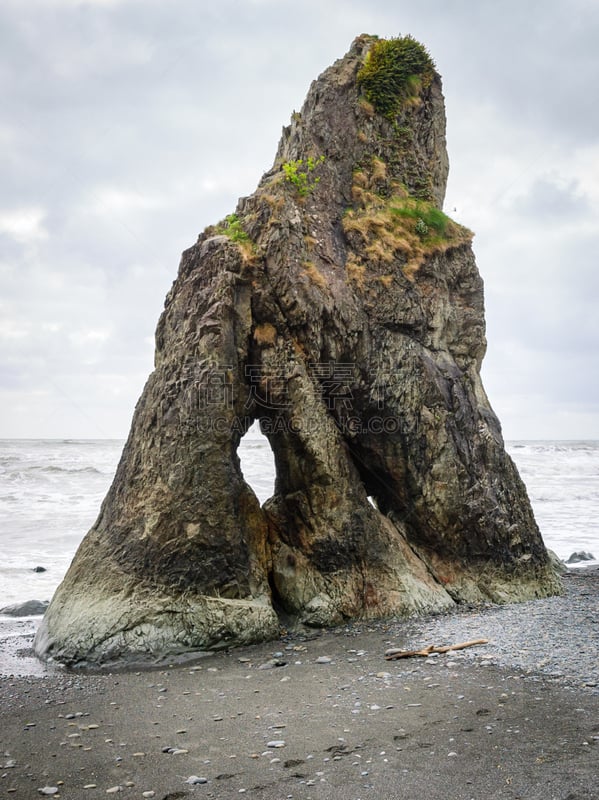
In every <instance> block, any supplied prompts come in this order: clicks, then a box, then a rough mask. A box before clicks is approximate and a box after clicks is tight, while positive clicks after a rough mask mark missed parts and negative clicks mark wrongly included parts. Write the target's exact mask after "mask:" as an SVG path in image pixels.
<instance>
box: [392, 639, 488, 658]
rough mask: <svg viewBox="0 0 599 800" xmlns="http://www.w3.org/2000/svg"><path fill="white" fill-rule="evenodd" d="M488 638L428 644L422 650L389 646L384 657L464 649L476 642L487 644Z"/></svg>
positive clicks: (408, 656) (423, 654)
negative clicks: (455, 642) (439, 645)
mask: <svg viewBox="0 0 599 800" xmlns="http://www.w3.org/2000/svg"><path fill="white" fill-rule="evenodd" d="M488 642H489V640H488V639H473V640H472V641H471V642H460V643H459V644H448V645H444V646H442V647H437V646H436V645H434V644H429V646H428V647H424V648H423V649H422V650H397V649H395V648H391V649H390V650H387V651H386V652H385V659H386V660H387V661H392V660H393V659H395V658H411V657H412V656H430V654H431V653H449V651H450V650H464V648H466V647H474V646H475V645H477V644H488Z"/></svg>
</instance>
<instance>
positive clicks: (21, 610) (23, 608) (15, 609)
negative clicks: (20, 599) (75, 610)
mask: <svg viewBox="0 0 599 800" xmlns="http://www.w3.org/2000/svg"><path fill="white" fill-rule="evenodd" d="M49 605H50V603H49V601H48V600H26V601H25V602H24V603H15V604H14V605H11V606H4V608H0V614H3V615H4V616H6V617H37V616H39V615H40V614H45V612H46V609H47V608H48V606H49Z"/></svg>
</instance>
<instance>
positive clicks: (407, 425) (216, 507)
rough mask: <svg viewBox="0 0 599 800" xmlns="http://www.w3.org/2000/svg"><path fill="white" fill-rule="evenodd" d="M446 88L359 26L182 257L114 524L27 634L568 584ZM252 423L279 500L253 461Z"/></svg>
mask: <svg viewBox="0 0 599 800" xmlns="http://www.w3.org/2000/svg"><path fill="white" fill-rule="evenodd" d="M448 168H449V167H448V158H447V152H446V144H445V109H444V100H443V94H442V90H441V79H440V77H439V75H438V74H437V72H436V70H435V67H434V64H433V62H432V60H431V58H430V57H429V55H428V53H427V51H426V49H425V48H424V47H423V46H422V45H421V44H419V43H418V42H416V41H415V40H414V39H412V38H411V37H409V36H406V37H400V38H397V39H390V40H381V39H378V38H377V37H373V36H367V35H363V36H360V37H358V38H357V39H356V40H355V41H354V42H353V44H352V46H351V49H350V51H349V52H348V53H347V54H346V55H345V56H344V57H343V58H342V59H340V60H339V61H337V62H336V63H335V64H333V65H332V66H331V67H329V68H328V69H327V70H326V71H325V72H324V73H323V74H322V75H321V76H320V77H319V78H318V79H317V80H316V81H314V83H313V84H312V86H311V88H310V90H309V93H308V96H307V98H306V101H305V104H304V106H303V108H302V110H301V112H300V113H294V114H293V115H292V118H291V122H290V124H289V126H288V127H286V128H284V129H283V135H282V138H281V142H280V144H279V148H278V151H277V154H276V157H275V161H274V164H273V166H272V168H271V169H270V170H269V171H268V172H267V173H266V174H265V175H264V176H263V178H262V180H261V181H260V184H259V186H258V188H257V189H256V191H255V192H254V193H253V194H252V195H251V196H249V197H245V198H242V199H240V200H239V202H238V205H237V208H236V210H235V212H234V213H232V214H230V215H229V216H228V217H227V218H226V219H225V220H223V221H222V222H221V223H219V224H217V225H214V226H211V227H209V228H207V229H206V230H205V231H204V232H203V233H202V234H201V235H200V236H199V238H198V241H197V242H196V244H194V245H193V246H192V247H190V248H189V250H186V251H185V252H184V253H183V256H182V259H181V263H180V266H179V273H178V276H177V279H176V281H175V282H174V284H173V287H172V289H171V291H170V292H169V294H168V296H167V298H166V303H165V309H164V312H163V313H162V316H161V318H160V320H159V322H158V327H157V331H156V357H155V369H154V371H153V372H152V374H151V375H150V377H149V379H148V382H147V384H146V386H145V388H144V391H143V394H142V396H141V398H140V400H139V402H138V404H137V407H136V409H135V414H134V417H133V422H132V426H131V432H130V434H129V438H128V440H127V443H126V445H125V448H124V451H123V455H122V458H121V461H120V464H119V467H118V470H117V473H116V476H115V479H114V482H113V484H112V486H111V488H110V490H109V492H108V495H107V497H106V499H105V501H104V503H103V505H102V508H101V510H100V515H99V517H98V520H97V522H96V523H95V525H94V526H93V528H92V529H91V531H90V532H89V533H88V534H87V536H86V537H85V539H84V541H83V542H82V544H81V546H80V548H79V550H78V552H77V554H76V556H75V558H74V561H73V563H72V565H71V567H70V569H69V571H68V573H67V575H66V577H65V579H64V581H63V582H62V584H61V586H60V587H59V589H58V590H57V592H56V594H55V596H54V598H53V600H52V602H51V605H50V607H49V609H48V610H47V612H46V614H45V617H44V619H43V622H42V625H41V627H40V629H39V632H38V634H37V637H36V641H35V648H36V652H37V653H38V655H40V656H41V657H44V658H47V657H52V658H54V659H56V660H57V661H60V662H63V663H66V664H69V665H81V666H85V665H91V666H98V665H114V664H115V663H135V662H140V661H144V660H148V661H153V660H156V661H159V660H160V659H161V658H174V657H176V656H177V655H179V654H184V653H188V652H189V651H194V650H207V649H214V648H222V647H230V646H234V645H241V644H246V643H250V642H256V641H259V640H266V639H269V638H273V637H276V636H277V635H278V633H279V630H280V616H281V615H284V616H285V619H286V621H287V623H288V624H289V621H290V620H291V621H293V620H296V621H297V622H298V623H303V624H306V625H312V626H328V625H335V624H339V623H341V622H343V621H345V620H351V619H364V618H377V617H383V616H389V615H409V614H413V613H422V612H428V611H439V610H442V609H448V608H450V607H452V606H454V605H455V604H456V603H462V602H468V603H478V602H483V601H493V602H509V601H518V600H525V599H530V598H535V597H543V596H547V595H550V594H554V593H557V592H559V591H560V588H561V587H560V582H559V579H558V577H557V576H556V574H555V572H554V569H553V567H552V564H551V561H550V559H549V556H548V553H547V551H546V549H545V547H544V544H543V541H542V538H541V535H540V533H539V530H538V528H537V525H536V523H535V520H534V517H533V513H532V510H531V506H530V503H529V500H528V497H527V494H526V489H525V487H524V485H523V483H522V481H521V479H520V477H519V475H518V473H517V470H516V468H515V466H514V464H513V462H512V461H511V459H510V457H509V456H508V455H507V453H506V451H505V447H504V443H503V440H502V435H501V428H500V424H499V422H498V420H497V417H496V416H495V414H494V413H493V410H492V408H491V406H490V404H489V401H488V399H487V396H486V394H485V391H484V389H483V386H482V383H481V378H480V367H481V361H482V359H483V356H484V353H485V347H486V341H485V321H484V308H483V284H482V280H481V277H480V275H479V272H478V270H477V267H476V264H475V259H474V255H473V252H472V247H471V239H472V234H471V233H470V231H468V230H467V229H465V228H463V227H462V226H460V225H458V224H457V223H455V222H454V221H452V220H451V219H449V217H447V216H446V215H445V214H444V213H443V212H442V210H441V209H442V204H443V198H444V194H445V185H446V179H447V173H448ZM256 420H259V421H260V423H261V426H262V430H263V431H264V433H265V434H266V436H267V437H268V440H269V442H270V445H271V447H272V450H273V453H274V458H275V465H276V485H275V490H274V495H273V497H272V498H270V500H268V501H267V502H266V503H265V504H264V505H263V506H261V505H260V503H259V502H258V500H257V498H256V496H255V495H254V493H253V491H252V489H251V488H250V487H249V486H248V485H247V483H246V482H245V480H244V478H243V474H242V472H241V469H240V462H239V458H238V456H237V448H238V445H239V442H240V438H241V436H242V435H243V434H244V433H245V431H247V429H248V428H249V427H250V425H251V424H252V423H254V422H255V421H256Z"/></svg>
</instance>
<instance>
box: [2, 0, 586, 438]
mask: <svg viewBox="0 0 599 800" xmlns="http://www.w3.org/2000/svg"><path fill="white" fill-rule="evenodd" d="M360 33H373V34H378V35H379V36H382V37H388V36H397V35H400V34H406V33H411V34H413V35H414V36H416V38H418V39H419V40H420V41H422V42H424V43H425V44H426V45H427V47H428V48H429V50H430V52H431V54H432V56H433V58H434V60H435V62H436V64H437V68H438V70H439V72H440V73H441V75H442V77H443V84H444V92H445V97H446V104H447V117H448V147H449V157H450V163H451V170H450V181H449V187H448V194H447V200H446V206H445V209H446V211H447V212H448V213H449V214H450V215H451V216H453V217H454V218H456V219H457V220H459V221H460V222H462V223H463V224H465V225H467V226H468V227H469V228H471V229H472V230H474V231H475V233H476V238H475V240H474V246H475V251H476V255H477V260H478V265H479V269H480V271H481V273H482V276H483V278H484V281H485V292H486V309H487V333H488V340H489V348H488V353H487V356H486V359H485V363H484V366H483V378H484V381H485V386H486V388H487V392H488V394H489V397H490V400H491V403H492V405H493V407H494V409H495V411H496V412H497V414H498V416H499V418H500V420H501V421H502V424H503V429H504V435H505V437H506V438H507V439H526V438H547V439H549V438H562V439H564V438H599V313H598V310H599V309H598V302H597V301H598V298H599V264H598V253H599V213H598V212H599V141H598V133H599V102H598V98H597V93H598V87H599V45H598V42H599V3H598V2H597V0H569V2H567V3H566V2H564V0H543V2H540V1H539V2H537V0H526V2H522V0H428V2H426V0H421V2H414V0H410V2H404V0H307V1H306V2H288V1H287V0H237V1H236V0H214V2H207V0H170V2H163V0H88V2H78V0H26V2H24V0H2V3H1V5H0V54H1V55H0V82H1V103H0V436H1V437H13V436H17V437H73V438H75V437H93V438H102V437H123V436H125V435H126V434H127V432H128V430H129V425H130V421H131V415H132V413H133V408H134V405H135V402H136V401H137V398H138V397H139V394H140V392H141V389H142V387H143V384H144V382H145V380H146V378H147V376H148V374H149V372H150V371H151V369H152V358H153V336H154V329H155V326H156V322H157V320H158V316H159V313H160V311H161V309H162V305H163V301H164V296H165V294H166V292H167V290H168V289H169V287H170V285H171V283H172V281H173V279H174V277H175V275H176V271H177V266H178V261H179V256H180V253H181V251H182V250H183V249H185V248H186V247H188V246H190V245H191V244H192V243H193V242H194V241H195V240H196V238H197V235H198V233H199V232H200V231H201V230H202V229H203V228H204V227H205V226H206V225H208V224H211V223H213V222H217V221H218V220H219V219H221V218H222V217H224V216H225V215H226V214H227V213H230V212H231V211H233V209H234V207H235V204H236V201H237V198H238V197H240V196H243V195H247V194H250V193H251V192H252V191H253V190H254V188H255V186H256V184H257V182H258V180H259V178H260V176H261V174H262V173H263V172H264V171H266V169H268V168H269V167H270V165H271V164H272V161H273V159H274V154H275V150H276V145H277V142H278V139H279V136H280V132H281V127H282V126H283V125H285V124H287V123H288V121H289V117H290V114H291V112H292V111H293V110H294V109H298V110H299V108H300V107H301V104H302V102H303V99H304V97H305V95H306V92H307V90H308V87H309V84H310V82H311V81H312V80H313V79H314V78H315V77H316V76H317V75H318V74H319V73H321V72H322V71H323V70H324V69H325V68H326V67H327V66H328V65H329V64H331V63H332V62H333V61H334V60H335V59H336V58H339V57H340V56H342V55H343V54H344V53H345V52H346V51H347V49H348V48H349V46H350V44H351V41H352V40H353V39H354V37H355V36H357V35H358V34H360Z"/></svg>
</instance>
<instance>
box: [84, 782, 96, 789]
mask: <svg viewBox="0 0 599 800" xmlns="http://www.w3.org/2000/svg"><path fill="white" fill-rule="evenodd" d="M83 788H84V789H97V788H98V785H97V784H96V783H86V784H85V786H84V787H83Z"/></svg>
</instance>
